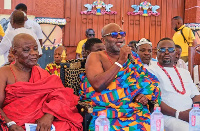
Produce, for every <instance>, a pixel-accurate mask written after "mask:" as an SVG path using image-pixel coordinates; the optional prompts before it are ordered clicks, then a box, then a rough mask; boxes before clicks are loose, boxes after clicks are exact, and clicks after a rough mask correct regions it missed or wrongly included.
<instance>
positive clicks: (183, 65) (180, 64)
mask: <svg viewBox="0 0 200 131" xmlns="http://www.w3.org/2000/svg"><path fill="white" fill-rule="evenodd" d="M175 50H176V54H175V55H176V57H175V61H174V63H175V65H176V67H179V68H184V69H186V70H188V66H187V64H186V63H185V62H184V60H182V59H180V58H181V53H182V48H181V46H180V45H175Z"/></svg>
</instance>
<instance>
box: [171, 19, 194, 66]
mask: <svg viewBox="0 0 200 131" xmlns="http://www.w3.org/2000/svg"><path fill="white" fill-rule="evenodd" d="M171 26H172V28H173V29H174V30H175V31H176V32H175V33H174V36H173V41H174V43H175V44H176V45H180V46H181V48H182V53H181V59H183V60H184V61H185V62H187V61H188V47H189V43H188V42H189V38H191V39H192V41H193V42H192V46H196V44H197V42H196V40H195V37H194V34H193V32H192V30H191V29H190V28H188V27H186V26H185V25H184V24H183V19H182V18H181V17H180V16H175V17H173V18H172V20H171Z"/></svg>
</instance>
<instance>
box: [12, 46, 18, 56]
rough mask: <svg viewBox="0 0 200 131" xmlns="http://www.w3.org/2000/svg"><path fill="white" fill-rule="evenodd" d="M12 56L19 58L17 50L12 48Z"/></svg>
mask: <svg viewBox="0 0 200 131" xmlns="http://www.w3.org/2000/svg"><path fill="white" fill-rule="evenodd" d="M12 54H13V55H14V56H15V57H17V55H16V54H17V50H16V49H15V48H12Z"/></svg>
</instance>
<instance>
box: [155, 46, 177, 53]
mask: <svg viewBox="0 0 200 131" xmlns="http://www.w3.org/2000/svg"><path fill="white" fill-rule="evenodd" d="M167 50H168V52H169V53H173V52H174V51H175V48H174V47H169V48H160V49H158V51H159V52H161V53H165V52H166V51H167Z"/></svg>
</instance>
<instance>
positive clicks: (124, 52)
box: [118, 45, 131, 65]
mask: <svg viewBox="0 0 200 131" xmlns="http://www.w3.org/2000/svg"><path fill="white" fill-rule="evenodd" d="M128 54H131V47H129V46H127V45H124V46H123V47H121V48H120V55H119V59H118V62H119V63H120V64H121V65H123V64H124V63H125V62H126V61H127V59H128Z"/></svg>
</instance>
